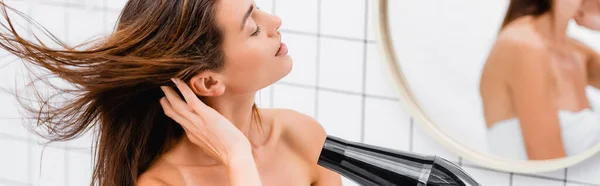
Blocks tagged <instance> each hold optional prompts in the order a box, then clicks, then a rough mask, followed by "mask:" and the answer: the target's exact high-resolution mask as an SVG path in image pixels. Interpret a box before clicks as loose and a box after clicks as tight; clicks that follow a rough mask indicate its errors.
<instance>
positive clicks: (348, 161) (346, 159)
mask: <svg viewBox="0 0 600 186" xmlns="http://www.w3.org/2000/svg"><path fill="white" fill-rule="evenodd" d="M318 164H319V165H320V166H322V167H325V168H327V169H329V170H332V171H334V172H337V173H339V174H340V175H341V176H343V177H346V178H348V179H350V180H353V181H355V182H356V183H358V184H360V185H363V186H378V185H386V186H387V185H389V186H395V185H398V186H413V185H414V186H479V184H478V183H477V182H476V181H475V180H474V179H473V178H471V177H470V176H469V175H468V174H467V173H466V172H464V171H463V170H462V169H461V168H460V167H458V166H457V165H456V164H453V163H451V162H449V161H447V160H445V159H443V158H440V157H437V156H424V155H419V154H416V153H412V152H402V151H396V150H391V149H386V148H382V147H377V146H373V145H367V144H363V143H358V142H351V141H347V140H344V139H341V138H338V137H334V136H331V135H329V136H327V138H326V140H325V144H324V145H323V149H322V151H321V155H320V157H319V161H318Z"/></svg>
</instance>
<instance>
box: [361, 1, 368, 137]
mask: <svg viewBox="0 0 600 186" xmlns="http://www.w3.org/2000/svg"><path fill="white" fill-rule="evenodd" d="M364 2H365V15H364V18H365V20H364V23H365V25H364V33H363V34H364V42H363V69H362V73H363V74H362V81H363V82H362V94H361V96H360V97H361V102H362V103H361V112H360V114H361V121H360V128H361V129H360V141H361V142H363V143H364V142H365V128H366V105H365V104H366V102H367V100H366V99H367V98H366V97H367V95H366V92H367V37H368V36H367V31H368V26H367V25H369V22H368V21H369V20H368V15H369V2H368V0H364Z"/></svg>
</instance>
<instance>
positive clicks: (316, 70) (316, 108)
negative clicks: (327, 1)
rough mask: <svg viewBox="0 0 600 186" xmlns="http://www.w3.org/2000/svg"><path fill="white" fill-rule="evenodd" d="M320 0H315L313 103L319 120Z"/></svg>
mask: <svg viewBox="0 0 600 186" xmlns="http://www.w3.org/2000/svg"><path fill="white" fill-rule="evenodd" d="M322 3H323V2H322V0H317V42H316V44H317V46H316V47H315V48H316V55H315V56H316V59H315V76H316V77H315V105H314V108H315V110H314V116H315V119H316V120H319V89H320V88H319V85H320V78H321V77H320V75H319V73H321V72H320V70H321V67H320V66H321V60H320V59H321V16H322V15H321V11H322V7H321V6H322Z"/></svg>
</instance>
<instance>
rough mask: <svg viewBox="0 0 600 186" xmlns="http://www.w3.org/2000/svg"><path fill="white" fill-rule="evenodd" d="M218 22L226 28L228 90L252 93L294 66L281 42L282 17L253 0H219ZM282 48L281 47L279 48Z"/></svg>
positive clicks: (225, 80) (226, 84)
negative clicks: (266, 10)
mask: <svg viewBox="0 0 600 186" xmlns="http://www.w3.org/2000/svg"><path fill="white" fill-rule="evenodd" d="M218 2H219V4H218V6H217V7H218V8H217V24H218V26H219V28H221V30H222V31H223V36H224V43H223V49H224V53H225V69H224V71H223V72H222V75H223V77H224V84H225V86H226V87H225V88H226V91H228V92H229V93H234V94H245V93H252V92H255V91H257V90H260V89H262V88H264V87H267V86H269V85H271V84H273V83H275V82H276V81H278V80H279V79H281V78H283V77H284V76H286V75H287V74H288V73H289V72H290V71H291V69H292V59H291V58H290V57H289V56H288V55H287V47H285V45H282V44H281V34H280V33H279V31H278V29H279V27H280V26H281V19H280V18H279V17H277V16H274V15H270V14H268V13H266V12H263V11H261V10H259V9H257V7H256V5H255V3H254V1H253V0H219V1H218ZM280 49H281V50H280Z"/></svg>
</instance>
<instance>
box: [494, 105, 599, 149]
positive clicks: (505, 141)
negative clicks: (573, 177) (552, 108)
mask: <svg viewBox="0 0 600 186" xmlns="http://www.w3.org/2000/svg"><path fill="white" fill-rule="evenodd" d="M558 116H559V117H558V118H559V120H560V129H561V136H562V142H563V145H564V149H565V151H566V154H567V156H570V155H575V154H578V153H580V152H583V151H585V150H587V149H588V148H591V147H592V146H593V145H595V144H597V143H598V142H600V114H598V113H595V112H593V111H592V110H591V109H584V110H581V111H578V112H571V111H566V110H561V111H559V113H558ZM487 138H488V145H489V149H490V152H491V153H492V154H494V155H498V156H500V157H503V158H510V159H520V160H527V159H528V158H527V152H526V150H525V143H524V142H523V136H522V135H521V127H520V125H519V119H518V118H512V119H507V120H503V121H500V122H497V123H495V124H494V125H492V127H491V128H489V129H488V132H487Z"/></svg>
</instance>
